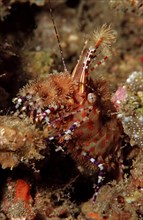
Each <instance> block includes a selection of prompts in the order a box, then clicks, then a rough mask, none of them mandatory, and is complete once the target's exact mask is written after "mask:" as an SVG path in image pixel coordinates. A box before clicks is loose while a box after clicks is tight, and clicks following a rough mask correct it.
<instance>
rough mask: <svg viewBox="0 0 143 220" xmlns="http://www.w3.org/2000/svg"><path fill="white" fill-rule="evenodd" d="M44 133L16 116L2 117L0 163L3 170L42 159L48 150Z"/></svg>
mask: <svg viewBox="0 0 143 220" xmlns="http://www.w3.org/2000/svg"><path fill="white" fill-rule="evenodd" d="M41 137H42V133H41V132H40V131H38V130H36V129H35V127H34V126H33V125H30V124H29V123H28V122H27V123H26V120H25V121H22V120H20V119H18V118H17V117H14V116H9V117H8V116H7V117H6V116H1V117H0V163H1V165H2V168H3V169H5V168H10V169H12V168H13V167H15V166H17V165H18V164H19V163H20V162H22V163H26V164H27V165H28V164H29V163H30V162H29V161H30V160H33V159H36V160H39V159H42V158H43V156H42V155H41V154H40V151H41V150H42V149H45V148H46V145H45V143H44V141H43V139H42V138H41Z"/></svg>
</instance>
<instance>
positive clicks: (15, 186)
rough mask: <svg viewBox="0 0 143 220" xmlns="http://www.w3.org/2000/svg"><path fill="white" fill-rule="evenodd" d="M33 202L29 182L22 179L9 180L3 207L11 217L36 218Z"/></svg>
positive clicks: (13, 218) (13, 219) (14, 219)
mask: <svg viewBox="0 0 143 220" xmlns="http://www.w3.org/2000/svg"><path fill="white" fill-rule="evenodd" d="M32 203H33V200H32V197H31V195H30V186H29V183H27V182H26V181H24V180H22V179H18V180H17V181H16V182H15V181H12V180H8V181H7V186H6V188H5V191H4V194H3V203H2V204H1V209H2V210H3V212H6V213H7V217H8V218H9V219H12V220H16V219H19V220H20V219H27V220H31V219H34V216H35V214H34V209H33V208H32Z"/></svg>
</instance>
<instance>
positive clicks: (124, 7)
mask: <svg viewBox="0 0 143 220" xmlns="http://www.w3.org/2000/svg"><path fill="white" fill-rule="evenodd" d="M109 3H110V5H111V7H113V8H114V9H116V10H117V11H120V12H132V11H133V12H134V11H136V12H137V13H138V14H139V15H141V14H142V1H141V0H122V1H115V0H110V1H109Z"/></svg>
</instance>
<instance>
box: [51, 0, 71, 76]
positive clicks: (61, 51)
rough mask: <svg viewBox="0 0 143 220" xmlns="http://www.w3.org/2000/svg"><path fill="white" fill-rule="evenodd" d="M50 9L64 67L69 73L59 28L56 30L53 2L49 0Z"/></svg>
mask: <svg viewBox="0 0 143 220" xmlns="http://www.w3.org/2000/svg"><path fill="white" fill-rule="evenodd" d="M49 8H50V9H49V10H50V15H51V19H52V23H53V27H54V30H55V34H56V38H57V41H58V45H59V49H60V53H61V59H62V63H63V66H64V71H65V72H67V67H66V64H65V60H64V56H63V50H62V46H61V42H60V38H59V34H58V31H57V28H56V24H55V21H54V16H53V10H52V7H51V1H50V0H49Z"/></svg>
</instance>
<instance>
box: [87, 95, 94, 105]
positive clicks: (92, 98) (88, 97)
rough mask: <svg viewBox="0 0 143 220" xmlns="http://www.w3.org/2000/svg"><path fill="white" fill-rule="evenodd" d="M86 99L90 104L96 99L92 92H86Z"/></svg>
mask: <svg viewBox="0 0 143 220" xmlns="http://www.w3.org/2000/svg"><path fill="white" fill-rule="evenodd" d="M87 100H88V102H89V103H91V104H92V103H94V102H95V101H96V96H95V95H94V93H88V95H87Z"/></svg>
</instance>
